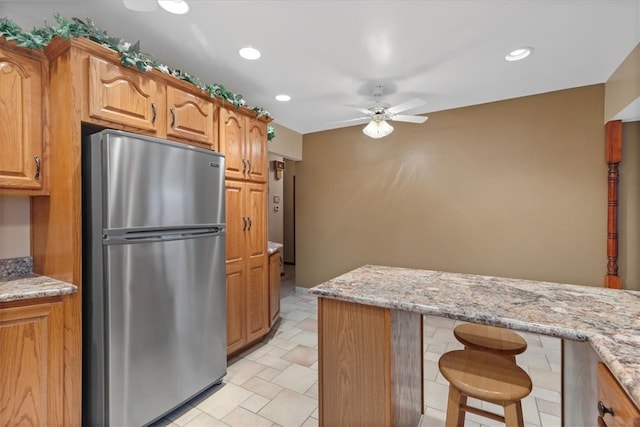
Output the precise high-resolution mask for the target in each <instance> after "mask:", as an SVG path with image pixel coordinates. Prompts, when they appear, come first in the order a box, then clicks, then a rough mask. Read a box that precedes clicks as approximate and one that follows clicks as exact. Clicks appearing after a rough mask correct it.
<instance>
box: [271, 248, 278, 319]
mask: <svg viewBox="0 0 640 427" xmlns="http://www.w3.org/2000/svg"><path fill="white" fill-rule="evenodd" d="M279 314H280V252H276V253H274V254H272V255H269V327H271V326H273V324H274V323H275V321H276V320H277V319H278V315H279Z"/></svg>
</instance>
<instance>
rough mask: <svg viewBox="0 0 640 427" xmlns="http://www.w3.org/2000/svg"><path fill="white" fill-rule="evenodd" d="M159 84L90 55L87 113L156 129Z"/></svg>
mask: <svg viewBox="0 0 640 427" xmlns="http://www.w3.org/2000/svg"><path fill="white" fill-rule="evenodd" d="M158 91H159V85H158V84H157V83H156V81H155V80H153V79H150V78H148V77H147V76H145V75H143V74H141V73H139V72H136V71H133V70H127V69H125V68H123V67H120V66H118V65H115V64H112V63H110V62H108V61H105V60H103V59H100V58H97V57H95V56H90V57H89V94H88V98H89V100H88V102H89V116H90V117H93V118H96V119H101V120H107V121H111V122H115V123H119V124H122V125H125V126H132V127H135V128H138V129H144V130H146V131H156V130H157V124H158V123H157V121H158V112H159V111H160V110H161V109H162V110H163V106H164V104H162V105H161V104H159V99H161V98H162V96H161V95H160V96H159V93H158Z"/></svg>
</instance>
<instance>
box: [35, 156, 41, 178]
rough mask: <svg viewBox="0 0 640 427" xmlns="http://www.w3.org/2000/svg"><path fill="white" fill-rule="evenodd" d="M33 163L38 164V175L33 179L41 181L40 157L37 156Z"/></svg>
mask: <svg viewBox="0 0 640 427" xmlns="http://www.w3.org/2000/svg"><path fill="white" fill-rule="evenodd" d="M33 161H34V162H36V174H35V176H34V177H33V178H34V179H36V180H38V179H40V156H35V157H34V158H33Z"/></svg>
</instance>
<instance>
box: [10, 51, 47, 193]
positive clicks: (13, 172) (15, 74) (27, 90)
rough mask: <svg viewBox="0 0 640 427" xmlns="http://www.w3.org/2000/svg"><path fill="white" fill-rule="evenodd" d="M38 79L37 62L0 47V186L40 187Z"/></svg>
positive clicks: (40, 76)
mask: <svg viewBox="0 0 640 427" xmlns="http://www.w3.org/2000/svg"><path fill="white" fill-rule="evenodd" d="M45 77H46V76H45ZM42 79H43V65H42V63H41V62H39V61H37V60H35V59H31V58H27V57H23V56H20V55H17V54H15V53H13V52H12V51H10V50H4V49H1V48H0V187H4V188H13V189H25V190H34V189H40V188H42V181H43V179H42V174H41V172H40V168H39V166H38V165H39V164H41V162H42V161H43V160H44V159H43V154H42V148H43V140H42V115H43V91H42Z"/></svg>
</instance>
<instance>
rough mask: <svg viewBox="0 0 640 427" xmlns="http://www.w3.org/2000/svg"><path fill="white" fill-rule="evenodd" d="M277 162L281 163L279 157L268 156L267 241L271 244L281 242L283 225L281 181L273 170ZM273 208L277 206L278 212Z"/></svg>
mask: <svg viewBox="0 0 640 427" xmlns="http://www.w3.org/2000/svg"><path fill="white" fill-rule="evenodd" d="M274 160H279V161H282V160H283V159H282V157H281V156H276V155H274V154H269V197H268V198H267V199H268V200H267V213H268V215H267V216H268V218H269V233H268V236H269V240H271V241H272V242H278V243H282V242H283V234H282V230H283V228H282V227H283V225H284V216H283V209H282V206H283V203H282V200H283V193H284V190H283V185H282V183H283V180H282V179H276V172H275V170H274V169H273V161H274ZM273 196H278V197H280V202H278V203H275V201H274V198H273ZM274 206H278V212H276V211H275V209H274Z"/></svg>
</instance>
